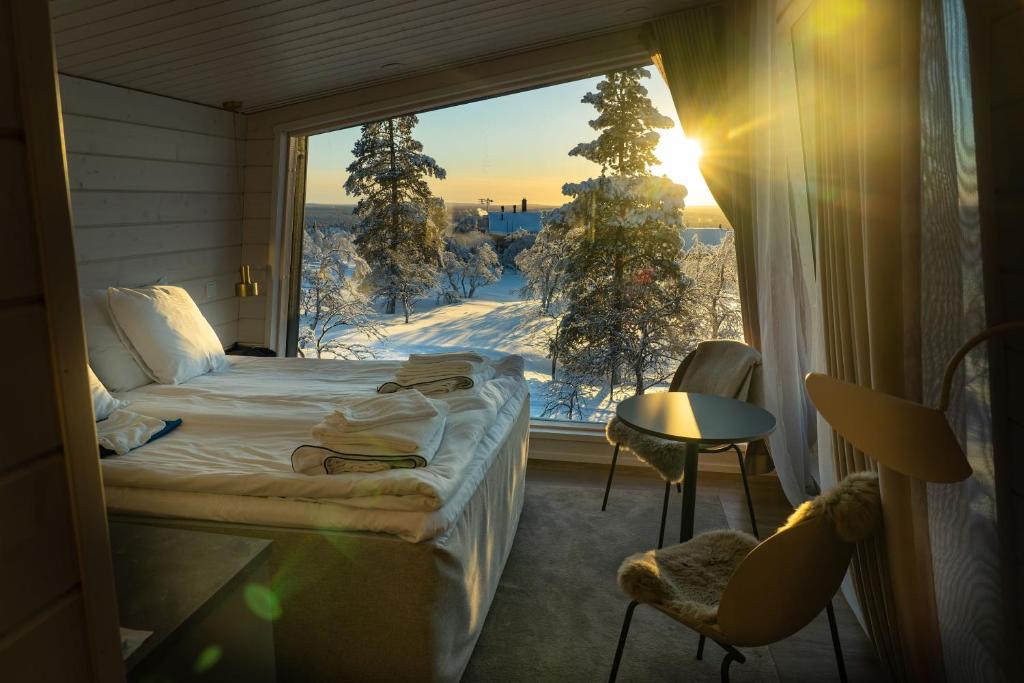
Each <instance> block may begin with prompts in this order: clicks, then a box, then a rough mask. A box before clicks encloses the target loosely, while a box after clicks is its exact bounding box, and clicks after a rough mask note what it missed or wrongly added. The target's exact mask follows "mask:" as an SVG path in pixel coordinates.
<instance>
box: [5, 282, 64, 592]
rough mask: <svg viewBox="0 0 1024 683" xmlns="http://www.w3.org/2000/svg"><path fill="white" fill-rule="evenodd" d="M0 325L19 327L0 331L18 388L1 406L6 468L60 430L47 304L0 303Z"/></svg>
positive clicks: (32, 454) (49, 443) (39, 451)
mask: <svg viewBox="0 0 1024 683" xmlns="http://www.w3.org/2000/svg"><path fill="white" fill-rule="evenodd" d="M15 301H17V300H15ZM0 329H3V330H18V334H16V335H15V334H4V335H0V359H2V360H0V372H2V373H3V376H4V379H5V383H7V386H11V387H17V393H18V400H16V401H14V400H11V401H5V402H4V409H3V410H0V433H2V434H3V435H4V447H3V448H2V449H0V472H5V471H8V470H10V469H11V468H13V467H15V466H17V465H21V464H23V463H26V462H28V461H29V460H32V459H33V458H37V457H40V456H43V455H46V454H47V453H52V452H54V451H56V450H57V449H59V448H60V443H61V435H60V425H59V423H58V421H57V403H56V400H55V398H54V394H53V381H54V377H53V372H52V370H51V369H50V348H49V343H50V338H49V331H48V330H47V326H46V309H45V308H44V307H43V305H42V303H40V301H38V300H36V301H32V302H28V303H25V304H22V305H10V306H6V307H5V306H0ZM28 340H32V341H31V342H29V341H28ZM0 557H4V554H3V553H0ZM0 604H2V603H0ZM0 611H2V610H0Z"/></svg>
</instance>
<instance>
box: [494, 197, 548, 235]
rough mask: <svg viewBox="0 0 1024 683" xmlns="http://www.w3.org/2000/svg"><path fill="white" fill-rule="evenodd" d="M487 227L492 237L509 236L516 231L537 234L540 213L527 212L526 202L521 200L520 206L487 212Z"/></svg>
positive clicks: (503, 207)
mask: <svg viewBox="0 0 1024 683" xmlns="http://www.w3.org/2000/svg"><path fill="white" fill-rule="evenodd" d="M506 209H508V210H506ZM487 225H488V228H487V229H488V231H489V232H490V233H491V234H492V235H511V234H512V233H514V232H515V231H516V230H526V231H527V232H529V233H532V234H537V233H538V232H540V228H541V212H540V211H528V210H527V204H526V200H525V199H523V201H522V205H521V206H517V205H515V204H513V205H512V206H502V207H501V208H500V210H498V211H494V210H491V211H488V213H487Z"/></svg>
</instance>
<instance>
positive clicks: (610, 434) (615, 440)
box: [604, 417, 686, 484]
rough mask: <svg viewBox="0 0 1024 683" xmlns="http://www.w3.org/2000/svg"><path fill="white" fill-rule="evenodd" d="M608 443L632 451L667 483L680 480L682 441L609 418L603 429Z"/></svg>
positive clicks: (683, 450)
mask: <svg viewBox="0 0 1024 683" xmlns="http://www.w3.org/2000/svg"><path fill="white" fill-rule="evenodd" d="M604 433H605V437H606V438H607V439H608V443H610V444H611V445H613V446H615V445H618V446H621V447H623V448H628V449H629V450H631V451H633V454H634V455H636V457H637V458H638V459H640V460H641V461H643V462H645V463H647V464H648V465H650V466H651V467H653V468H654V469H655V470H657V471H658V474H660V475H661V477H662V479H664V480H665V481H667V482H669V483H670V484H676V483H679V482H681V481H682V480H683V469H684V467H685V466H686V444H685V443H680V442H678V441H669V440H668V439H659V438H658V437H656V436H651V435H649V434H644V433H643V432H641V431H637V430H636V429H633V428H632V427H629V426H627V425H626V424H625V423H624V422H622V420H620V419H619V418H617V417H613V418H612V419H611V420H609V421H608V424H607V425H606V426H605V428H604Z"/></svg>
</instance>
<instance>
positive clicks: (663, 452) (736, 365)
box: [601, 339, 772, 548]
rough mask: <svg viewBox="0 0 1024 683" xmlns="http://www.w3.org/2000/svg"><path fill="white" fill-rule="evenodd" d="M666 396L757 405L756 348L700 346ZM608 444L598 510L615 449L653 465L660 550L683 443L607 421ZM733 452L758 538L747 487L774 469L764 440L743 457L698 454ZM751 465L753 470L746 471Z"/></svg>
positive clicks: (723, 342)
mask: <svg viewBox="0 0 1024 683" xmlns="http://www.w3.org/2000/svg"><path fill="white" fill-rule="evenodd" d="M668 390H669V391H689V392H694V393H700V394H712V395H715V396H723V397H725V398H735V399H739V400H741V401H750V402H751V403H755V404H760V403H761V402H762V398H763V387H762V385H761V354H760V353H758V352H757V350H756V349H754V348H752V347H750V346H747V345H746V344H743V343H741V342H737V341H731V340H728V339H714V340H709V341H703V342H701V343H700V344H698V345H697V348H696V349H694V350H693V351H691V352H690V353H689V354H688V355H687V356H686V358H684V359H683V362H682V363H680V364H679V368H678V369H677V370H676V372H675V375H673V377H672V381H671V383H670V384H669V387H668ZM605 435H606V436H607V438H608V443H609V444H611V445H612V446H614V447H615V450H614V451H613V452H612V464H611V467H610V468H609V470H608V483H607V484H606V485H605V489H604V500H603V501H602V503H601V510H602V511H604V510H605V508H606V507H607V506H608V494H609V492H610V491H611V488H612V479H613V478H614V476H615V465H616V463H617V462H618V459H619V449H620V448H627V449H629V450H630V451H632V452H633V453H634V454H635V455H636V456H637V458H639V459H640V460H641V461H643V462H645V463H647V464H649V465H651V466H652V467H653V468H654V469H655V470H657V471H658V474H660V475H661V477H662V478H663V479H664V480H665V499H664V502H663V504H662V510H661V530H660V531H659V533H658V547H659V548H660V547H661V546H662V542H663V541H664V538H665V517H666V515H667V512H668V497H669V491H670V488H671V485H672V484H676V486H677V488H678V487H679V482H681V481H682V478H683V464H684V462H685V459H686V444H683V443H679V442H676V441H670V440H667V439H659V438H658V437H654V436H650V435H648V434H644V433H642V432H639V431H637V430H635V429H632V428H631V427H628V426H627V425H625V424H624V423H623V422H622V421H620V420H619V419H618V418H617V417H613V418H612V419H611V420H609V421H608V424H607V426H606V427H605ZM728 450H735V451H736V458H737V460H738V461H739V465H740V475H741V476H742V478H743V491H744V493H745V494H746V497H747V513H748V514H749V515H750V528H751V529H752V530H753V532H754V536H755V537H756V536H757V535H758V533H757V519H756V518H755V516H754V502H753V500H751V498H750V486H749V484H748V483H747V474H748V470H750V469H753V470H754V472H752V473H753V474H761V473H763V472H770V471H771V470H772V463H771V456H770V455H769V450H768V444H767V442H766V441H757V442H754V443H751V444H748V446H747V454H746V457H744V455H743V452H742V451H741V450H740V447H739V446H738V445H736V444H725V445H723V446H718V447H716V448H708V449H702V450H701V451H700V452H701V453H706V454H709V453H723V452H725V451H728ZM749 465H752V467H750V466H749Z"/></svg>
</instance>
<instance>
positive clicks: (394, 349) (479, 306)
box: [335, 269, 614, 422]
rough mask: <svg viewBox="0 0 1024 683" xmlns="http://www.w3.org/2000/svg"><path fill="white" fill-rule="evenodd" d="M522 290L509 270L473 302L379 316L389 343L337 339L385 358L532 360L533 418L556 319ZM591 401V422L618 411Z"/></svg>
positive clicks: (349, 333) (350, 336)
mask: <svg viewBox="0 0 1024 683" xmlns="http://www.w3.org/2000/svg"><path fill="white" fill-rule="evenodd" d="M522 286H523V279H522V277H521V276H520V275H519V273H517V272H515V271H514V270H511V269H507V270H506V271H505V272H504V274H503V275H502V277H501V279H500V280H498V282H495V283H494V284H491V285H484V286H482V287H480V288H479V289H478V290H477V292H476V294H475V295H474V296H473V298H472V299H464V300H463V301H461V302H459V303H455V304H443V303H442V304H437V303H435V301H434V299H433V298H431V299H425V300H421V301H418V302H417V303H416V312H415V313H413V314H412V315H411V316H410V318H409V323H408V324H406V323H405V322H404V318H403V317H402V314H401V313H395V314H394V315H385V314H383V313H381V314H379V318H378V319H379V321H380V323H381V324H382V325H383V327H384V332H385V333H386V335H387V338H386V339H385V340H384V341H380V340H377V339H373V338H372V337H369V336H366V335H360V334H359V332H358V331H356V330H353V329H351V328H345V329H343V330H342V332H341V334H337V335H335V337H338V338H341V339H344V341H345V342H349V343H351V342H358V343H362V344H365V345H366V346H368V347H369V348H370V349H372V350H373V353H374V355H376V357H377V358H381V359H396V360H397V359H404V358H406V357H407V356H408V355H409V354H411V353H441V352H444V351H463V350H465V351H478V352H480V353H483V354H484V355H486V356H490V357H495V358H497V357H500V356H502V355H505V354H510V353H515V354H519V355H520V356H522V357H523V358H524V359H525V361H526V379H527V381H528V382H529V383H530V401H531V405H530V410H531V414H532V415H533V416H534V417H541V415H542V413H543V412H544V401H545V397H546V387H547V384H548V383H549V382H550V381H551V359H550V358H548V357H547V340H548V338H549V335H550V334H551V332H552V330H553V327H554V322H555V321H554V320H553V319H551V318H549V317H540V316H539V315H538V304H537V302H536V301H534V300H523V299H522V298H521V297H520V295H519V291H520V289H521V288H522ZM591 403H592V404H593V405H592V406H590V408H591V409H590V410H588V411H587V412H586V413H585V417H586V418H587V420H588V421H599V422H603V421H604V420H606V419H607V418H608V417H609V416H610V415H611V412H612V411H613V410H614V405H609V404H608V401H607V400H606V399H605V400H602V398H601V397H595V400H593V401H591Z"/></svg>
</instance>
